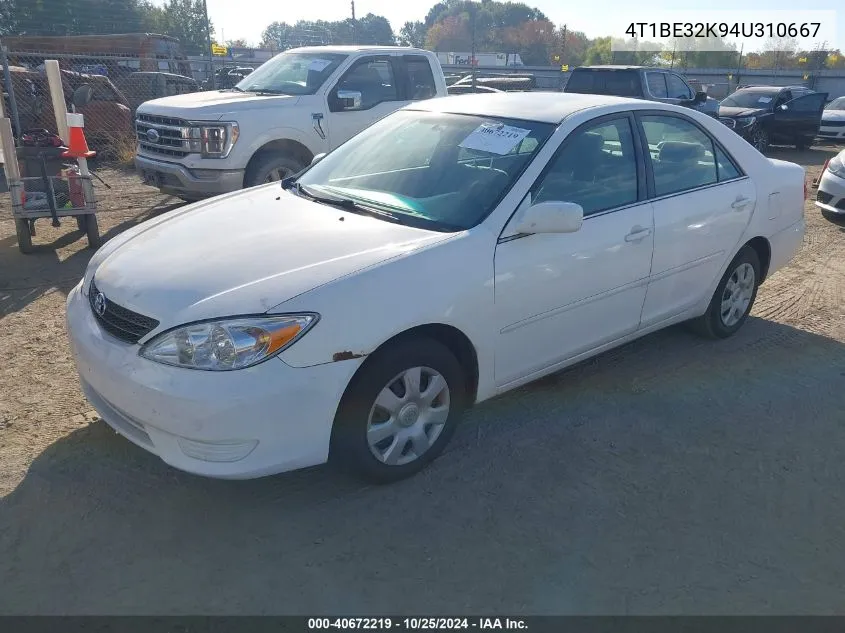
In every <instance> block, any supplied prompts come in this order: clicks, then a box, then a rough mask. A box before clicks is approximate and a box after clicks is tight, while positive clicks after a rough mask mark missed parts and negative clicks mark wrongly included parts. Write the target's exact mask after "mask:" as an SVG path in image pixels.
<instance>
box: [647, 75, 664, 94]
mask: <svg viewBox="0 0 845 633" xmlns="http://www.w3.org/2000/svg"><path fill="white" fill-rule="evenodd" d="M645 78H646V81H647V82H648V91H649V93H651V96H652V97H655V98H656V99H665V98H666V97H667V96H668V93H667V92H666V74H665V73H646V74H645Z"/></svg>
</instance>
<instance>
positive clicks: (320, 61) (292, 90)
mask: <svg viewBox="0 0 845 633" xmlns="http://www.w3.org/2000/svg"><path fill="white" fill-rule="evenodd" d="M346 57H347V56H346V55H342V54H338V53H320V52H314V53H290V52H286V53H281V54H279V55H276V56H275V57H274V58H273V59H271V60H270V61H268V62H266V63H265V64H262V65H261V66H260V67H259V68H258V69H257V70H256V71H255V72H253V73H252V74H250V75H247V76H246V77H244V78H243V79H242V80H241V81H239V82H238V84H237V85H236V86H235V88H237V89H239V90H243V91H244V92H265V93H269V94H280V95H312V94H314V93H315V92H317V90H318V89H319V88H320V86H322V85H323V83H324V82H325V81H326V79H328V78H329V75H331V74H332V73H333V72H334V71H335V69H336V68H337V67H338V66H340V64H341V63H342V62H343V60H345V59H346Z"/></svg>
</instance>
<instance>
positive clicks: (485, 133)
mask: <svg viewBox="0 0 845 633" xmlns="http://www.w3.org/2000/svg"><path fill="white" fill-rule="evenodd" d="M530 132H531V130H526V129H524V128H521V127H513V126H511V125H502V124H495V123H482V124H481V125H479V126H478V127H477V128H475V129H474V130H473V131H472V132H471V133H470V135H469V136H467V137H466V138H465V139H464V140H463V141H461V144H460V147H463V148H464V149H474V150H478V151H480V152H488V153H490V154H499V155H500V156H504V155H505V154H507V153H508V152H510V151H511V150H512V149H513V148H514V147H516V146H517V145H518V144H519V142H520V141H522V139H524V138H525V137H526V136H528V134H529V133H530Z"/></svg>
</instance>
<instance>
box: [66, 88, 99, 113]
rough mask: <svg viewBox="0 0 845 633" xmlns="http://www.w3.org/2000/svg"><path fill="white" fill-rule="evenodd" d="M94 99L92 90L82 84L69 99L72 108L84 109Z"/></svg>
mask: <svg viewBox="0 0 845 633" xmlns="http://www.w3.org/2000/svg"><path fill="white" fill-rule="evenodd" d="M93 98H94V89H93V88H92V87H91V86H89V85H88V84H82V85H81V86H79V88H77V89H76V90H74V91H73V97H71V101H70V102H71V103H72V104H73V107H74V108H84V107H85V106H87V105H88V104H89V103H91V100H92V99H93Z"/></svg>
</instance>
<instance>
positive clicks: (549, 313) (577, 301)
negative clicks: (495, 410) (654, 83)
mask: <svg viewBox="0 0 845 633" xmlns="http://www.w3.org/2000/svg"><path fill="white" fill-rule="evenodd" d="M633 139H634V135H633V118H632V117H629V116H628V115H622V116H620V115H612V116H611V117H609V118H603V119H599V120H598V121H596V122H591V123H588V124H586V125H584V126H582V127H581V128H578V129H577V130H575V131H574V132H573V133H572V134H570V135H569V136H568V137H567V138H566V140H565V141H564V143H563V145H562V146H561V148H560V149H559V150H558V152H557V153H556V154H555V156H554V157H553V158H552V159H551V161H550V162H549V165H548V166H547V168H546V169H545V170H544V172H543V174H542V175H541V176H540V177H539V178H538V179H537V182H536V183H535V184H534V186H533V187H532V189H531V192H530V194H529V196H531V198H530V200H526V201H524V202H523V204H529V203H530V202H534V203H538V202H544V201H550V200H555V201H565V202H575V203H578V204H580V205H581V206H582V207H583V209H584V215H585V218H584V223H583V225H582V227H581V229H580V230H579V231H577V232H575V233H568V234H538V235H515V234H514V231H513V230H512V229H509V228H508V227H506V228H505V231H504V232H503V233H502V237H501V238H500V240H499V244H498V246H497V247H496V255H495V264H494V268H495V319H496V327H497V330H498V331H499V336H498V342H497V345H496V359H495V376H496V383H497V384H498V385H499V386H504V385H507V384H508V383H512V382H514V381H517V380H519V379H521V378H526V377H528V376H531V375H532V374H534V373H536V372H540V371H542V370H544V369H546V368H549V367H551V366H553V365H555V364H558V363H561V362H563V361H565V360H567V359H570V358H572V357H574V356H577V355H579V354H581V353H583V352H586V351H588V350H591V349H594V348H596V347H599V346H601V345H602V344H604V343H608V342H610V341H613V340H616V339H618V338H621V337H623V336H625V335H626V334H630V333H632V332H634V331H635V330H636V329H637V327H638V326H639V321H640V312H641V311H642V307H643V300H644V299H645V293H646V285H647V282H648V275H649V270H650V267H651V255H652V243H653V227H652V209H651V204H650V203H648V202H647V201H646V200H645V197H646V192H645V183H644V177H643V173H644V171H643V164H642V155H641V151H640V149H639V146H638V144H637V143H635V142H634V140H633ZM517 215H518V214H517Z"/></svg>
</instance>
